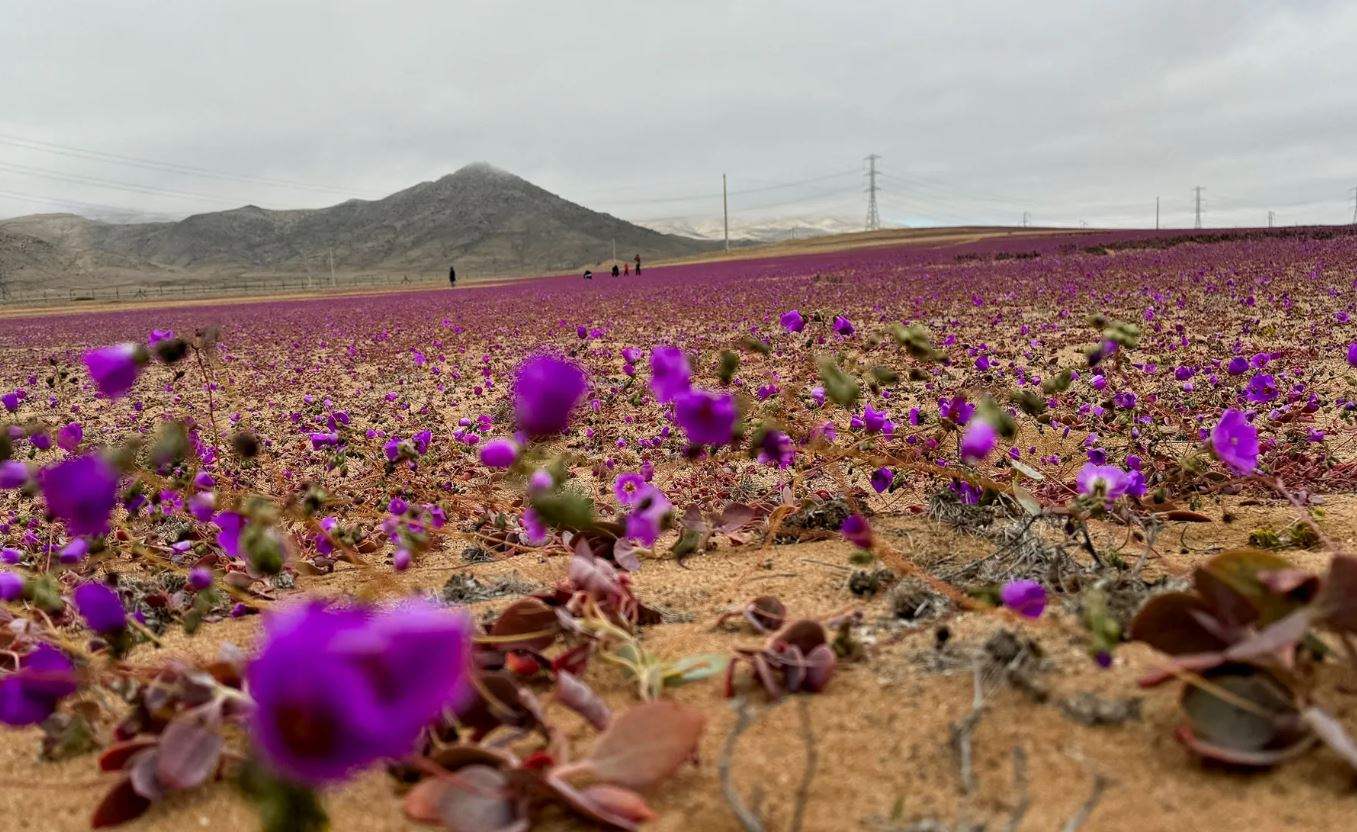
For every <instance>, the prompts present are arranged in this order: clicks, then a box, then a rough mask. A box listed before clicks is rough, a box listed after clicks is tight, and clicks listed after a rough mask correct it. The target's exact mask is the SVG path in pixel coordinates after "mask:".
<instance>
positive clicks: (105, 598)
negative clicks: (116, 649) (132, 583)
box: [71, 581, 127, 635]
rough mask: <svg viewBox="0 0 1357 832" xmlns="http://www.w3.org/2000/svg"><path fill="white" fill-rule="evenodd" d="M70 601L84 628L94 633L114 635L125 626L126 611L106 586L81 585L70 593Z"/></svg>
mask: <svg viewBox="0 0 1357 832" xmlns="http://www.w3.org/2000/svg"><path fill="white" fill-rule="evenodd" d="M71 600H72V601H74V602H75V608H76V610H77V611H79V613H80V617H81V618H83V619H85V624H86V626H88V627H89V628H90V629H91V630H93V631H94V632H96V633H102V634H105V635H107V634H109V633H116V632H118V631H119V630H122V629H123V628H125V627H126V626H127V610H125V609H123V602H122V600H121V599H120V598H118V593H116V592H114V591H113V589H112V588H111V587H109V586H108V584H101V583H96V582H94V581H89V582H87V583H83V584H81V585H80V586H78V587H76V588H75V591H74V592H72V593H71Z"/></svg>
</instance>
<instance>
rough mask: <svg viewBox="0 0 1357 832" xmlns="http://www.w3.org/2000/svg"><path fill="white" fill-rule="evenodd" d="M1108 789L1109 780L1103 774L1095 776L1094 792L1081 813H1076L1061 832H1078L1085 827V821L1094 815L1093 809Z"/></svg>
mask: <svg viewBox="0 0 1357 832" xmlns="http://www.w3.org/2000/svg"><path fill="white" fill-rule="evenodd" d="M1106 788H1107V778H1106V777H1103V776H1102V775H1101V774H1094V775H1093V790H1092V791H1091V792H1089V795H1088V800H1085V801H1084V805H1083V806H1080V807H1079V811H1077V812H1075V813H1074V816H1073V817H1071V818H1070V819H1069V820H1067V821H1065V825H1064V826H1063V827H1061V832H1076V830H1078V829H1079V827H1081V826H1083V825H1084V821H1086V820H1088V816H1089V815H1091V814H1093V809H1094V808H1095V807H1096V806H1097V805H1098V801H1099V800H1101V799H1102V796H1103V791H1104V790H1105V789H1106Z"/></svg>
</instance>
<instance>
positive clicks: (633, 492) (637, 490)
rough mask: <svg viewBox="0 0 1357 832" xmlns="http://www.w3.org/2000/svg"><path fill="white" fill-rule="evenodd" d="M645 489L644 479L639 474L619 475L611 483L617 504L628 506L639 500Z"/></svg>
mask: <svg viewBox="0 0 1357 832" xmlns="http://www.w3.org/2000/svg"><path fill="white" fill-rule="evenodd" d="M646 487H647V486H646V479H645V477H643V476H641V475H640V474H635V473H627V474H619V475H618V477H617V479H616V480H615V481H614V482H613V494H614V495H615V496H616V497H617V502H619V503H621V504H622V505H624V506H629V505H631V504H632V503H635V502H636V501H637V500H638V499H640V497H641V494H642V493H644V492H645V489H646Z"/></svg>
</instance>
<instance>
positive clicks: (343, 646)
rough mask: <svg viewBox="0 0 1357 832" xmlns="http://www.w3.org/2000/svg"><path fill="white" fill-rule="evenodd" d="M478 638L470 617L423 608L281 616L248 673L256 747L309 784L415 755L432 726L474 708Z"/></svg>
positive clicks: (306, 607) (335, 609)
mask: <svg viewBox="0 0 1357 832" xmlns="http://www.w3.org/2000/svg"><path fill="white" fill-rule="evenodd" d="M471 631H472V625H471V622H470V620H469V619H468V618H467V616H466V615H465V614H463V613H460V612H452V611H449V610H444V609H440V608H438V607H435V606H433V605H431V604H428V603H425V602H422V601H408V602H405V603H403V604H401V605H399V606H396V607H392V608H389V609H381V610H378V609H374V608H368V607H352V608H349V607H339V606H326V605H325V604H324V603H321V602H312V603H307V604H300V605H296V606H293V607H291V608H288V609H284V610H281V611H279V612H276V613H275V614H273V615H272V616H270V617H269V618H268V620H267V621H266V623H265V643H264V646H263V648H262V649H261V650H260V651H259V654H258V656H257V657H256V658H255V659H254V661H253V662H251V663H250V666H249V667H248V669H247V670H246V680H247V683H248V689H249V692H250V695H251V696H252V697H253V698H254V701H255V710H254V713H253V716H252V718H251V722H250V734H251V737H252V738H253V740H254V742H255V745H256V747H257V748H258V749H259V750H260V751H261V752H262V754H263V755H264V758H265V759H266V760H267V762H268V763H269V764H270V765H271V766H272V767H273V768H274V769H275V770H276V771H277V772H278V773H280V774H281V775H283V776H285V777H287V778H290V779H292V780H295V781H297V782H300V783H305V784H309V785H319V784H322V783H326V782H331V781H335V780H340V779H342V778H344V777H346V776H348V775H349V774H351V773H353V772H355V771H356V770H357V769H360V768H362V767H364V766H367V765H369V764H370V763H373V762H376V761H377V760H380V759H383V758H390V757H402V756H404V755H405V754H408V753H409V752H410V750H411V748H412V747H413V746H414V743H415V740H416V739H417V738H418V736H419V733H420V731H421V730H423V728H424V726H425V725H427V724H429V723H430V722H432V721H433V720H435V719H437V718H438V716H439V715H440V714H441V713H442V712H443V709H444V708H448V707H457V706H458V705H460V704H462V703H464V702H465V701H466V696H467V694H468V692H469V690H470V686H469V670H470V656H471Z"/></svg>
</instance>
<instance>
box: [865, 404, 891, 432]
mask: <svg viewBox="0 0 1357 832" xmlns="http://www.w3.org/2000/svg"><path fill="white" fill-rule="evenodd" d="M885 425H886V414H885V413H883V412H882V411H880V410H875V409H873V408H872V406H871V405H864V406H863V408H862V427H863V429H864V430H866V431H867V432H868V433H880V432H881V428H883V427H885Z"/></svg>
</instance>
